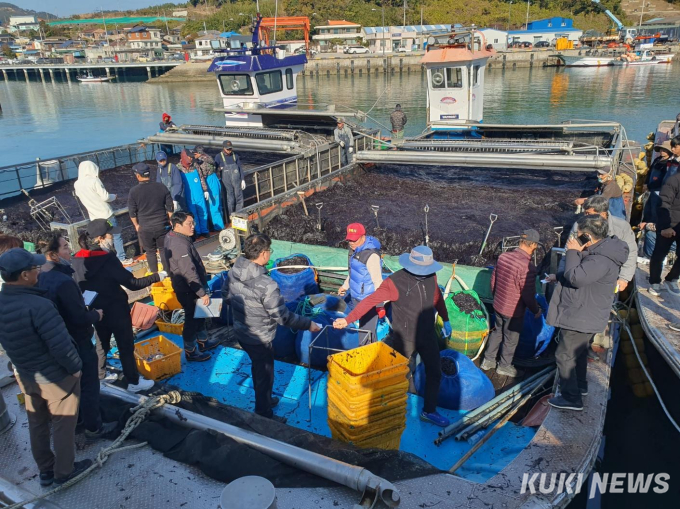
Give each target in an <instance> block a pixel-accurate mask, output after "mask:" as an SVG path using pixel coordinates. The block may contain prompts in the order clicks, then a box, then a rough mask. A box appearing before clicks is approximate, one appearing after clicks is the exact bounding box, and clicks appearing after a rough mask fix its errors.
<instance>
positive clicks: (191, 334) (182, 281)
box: [164, 211, 219, 361]
mask: <svg viewBox="0 0 680 509" xmlns="http://www.w3.org/2000/svg"><path fill="white" fill-rule="evenodd" d="M170 221H171V222H172V231H171V232H170V233H168V235H167V236H166V237H165V244H164V247H165V257H166V259H167V260H168V274H169V275H170V278H171V281H172V288H173V290H175V294H176V295H177V300H178V301H179V303H180V304H181V305H182V307H183V308H184V328H183V329H182V339H183V340H184V355H185V357H186V359H187V361H207V360H208V359H210V357H211V354H210V353H209V351H210V350H212V349H213V348H215V347H217V345H218V344H219V343H218V341H216V340H214V339H207V338H206V339H200V338H198V337H197V336H198V333H199V331H203V330H204V329H205V319H203V318H194V313H195V312H196V303H197V302H198V299H201V302H202V303H203V305H205V306H209V305H210V294H209V293H208V275H207V273H206V272H205V267H204V266H203V261H202V260H201V256H200V255H199V254H198V251H196V248H195V247H194V243H193V241H192V240H191V237H192V236H193V235H194V229H195V228H196V223H195V222H194V216H193V215H192V214H191V213H190V212H181V211H180V212H175V213H174V214H173V215H172V218H171V219H170ZM197 343H198V344H197Z"/></svg>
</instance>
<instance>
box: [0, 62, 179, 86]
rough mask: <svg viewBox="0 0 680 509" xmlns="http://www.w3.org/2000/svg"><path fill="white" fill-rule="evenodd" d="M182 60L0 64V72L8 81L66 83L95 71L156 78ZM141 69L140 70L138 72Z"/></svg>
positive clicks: (115, 74)
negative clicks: (23, 80)
mask: <svg viewBox="0 0 680 509" xmlns="http://www.w3.org/2000/svg"><path fill="white" fill-rule="evenodd" d="M183 64H184V62H165V61H163V62H139V63H131V64H127V63H106V64H59V65H52V64H45V65H39V64H25V65H0V72H2V77H3V79H4V80H5V81H8V80H9V78H10V76H14V79H15V80H21V79H22V76H23V78H24V79H25V80H26V81H30V80H31V77H34V78H35V79H36V80H39V81H42V82H45V81H46V79H47V78H48V77H49V81H52V82H54V81H56V80H57V78H61V79H62V81H66V82H68V83H70V82H71V80H74V79H75V78H76V76H78V75H79V74H83V73H87V72H93V71H97V74H101V73H102V71H103V73H106V76H107V77H116V78H119V77H126V76H132V75H136V76H139V75H140V74H141V75H143V71H146V75H147V77H148V79H152V78H156V77H158V76H160V75H162V74H164V73H166V72H168V71H169V70H171V69H174V68H175V67H177V66H179V65H183ZM140 71H141V72H140Z"/></svg>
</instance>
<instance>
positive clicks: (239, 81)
mask: <svg viewBox="0 0 680 509" xmlns="http://www.w3.org/2000/svg"><path fill="white" fill-rule="evenodd" d="M220 86H221V87H222V93H223V94H224V95H253V84H252V83H251V81H250V76H248V75H247V74H220Z"/></svg>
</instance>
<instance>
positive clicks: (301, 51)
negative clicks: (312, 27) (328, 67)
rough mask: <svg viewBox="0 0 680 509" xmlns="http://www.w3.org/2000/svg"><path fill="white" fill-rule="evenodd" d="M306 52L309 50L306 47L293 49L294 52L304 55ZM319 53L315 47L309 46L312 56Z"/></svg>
mask: <svg viewBox="0 0 680 509" xmlns="http://www.w3.org/2000/svg"><path fill="white" fill-rule="evenodd" d="M305 53H307V51H306V50H305V48H304V47H302V48H298V49H296V50H295V51H293V54H294V55H304V54H305ZM317 53H319V52H318V51H317V50H315V49H313V48H309V54H310V55H311V56H314V55H316V54H317Z"/></svg>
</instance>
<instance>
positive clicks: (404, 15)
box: [404, 0, 406, 26]
mask: <svg viewBox="0 0 680 509" xmlns="http://www.w3.org/2000/svg"><path fill="white" fill-rule="evenodd" d="M404 26H406V0H404Z"/></svg>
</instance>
